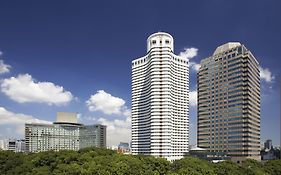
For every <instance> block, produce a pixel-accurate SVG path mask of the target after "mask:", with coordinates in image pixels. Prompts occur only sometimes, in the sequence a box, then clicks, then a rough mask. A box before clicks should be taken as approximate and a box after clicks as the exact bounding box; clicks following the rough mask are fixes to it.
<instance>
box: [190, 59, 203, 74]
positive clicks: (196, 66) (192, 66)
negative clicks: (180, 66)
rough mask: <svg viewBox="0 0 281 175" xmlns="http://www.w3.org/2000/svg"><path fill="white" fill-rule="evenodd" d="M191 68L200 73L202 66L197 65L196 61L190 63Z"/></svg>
mask: <svg viewBox="0 0 281 175" xmlns="http://www.w3.org/2000/svg"><path fill="white" fill-rule="evenodd" d="M189 67H191V69H193V70H195V71H196V72H198V71H199V69H200V67H201V65H200V64H198V63H196V62H194V61H190V62H189Z"/></svg>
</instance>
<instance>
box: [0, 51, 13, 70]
mask: <svg viewBox="0 0 281 175" xmlns="http://www.w3.org/2000/svg"><path fill="white" fill-rule="evenodd" d="M1 55H2V52H0V56H1ZM10 69H11V66H10V65H8V64H5V63H4V61H3V60H0V74H4V73H8V72H10Z"/></svg>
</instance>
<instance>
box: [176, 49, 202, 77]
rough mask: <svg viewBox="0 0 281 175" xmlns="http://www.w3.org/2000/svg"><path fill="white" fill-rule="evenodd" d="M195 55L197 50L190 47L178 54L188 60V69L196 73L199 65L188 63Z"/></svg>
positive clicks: (193, 62)
mask: <svg viewBox="0 0 281 175" xmlns="http://www.w3.org/2000/svg"><path fill="white" fill-rule="evenodd" d="M197 54H198V49H197V48H194V47H191V48H184V51H183V52H180V54H179V56H180V57H183V58H186V59H188V60H189V67H190V68H191V69H193V70H194V71H196V72H198V71H199V68H200V64H198V63H196V62H195V61H190V59H192V58H193V57H196V56H197Z"/></svg>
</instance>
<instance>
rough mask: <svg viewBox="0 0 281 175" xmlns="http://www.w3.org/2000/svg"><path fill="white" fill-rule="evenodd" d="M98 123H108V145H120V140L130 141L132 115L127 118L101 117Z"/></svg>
mask: <svg viewBox="0 0 281 175" xmlns="http://www.w3.org/2000/svg"><path fill="white" fill-rule="evenodd" d="M98 123H100V124H102V125H106V126H107V128H106V132H107V145H108V146H113V145H114V146H118V144H119V143H120V142H128V143H129V142H130V140H131V117H127V118H126V119H125V120H119V119H115V120H112V121H110V120H107V119H105V118H99V119H98Z"/></svg>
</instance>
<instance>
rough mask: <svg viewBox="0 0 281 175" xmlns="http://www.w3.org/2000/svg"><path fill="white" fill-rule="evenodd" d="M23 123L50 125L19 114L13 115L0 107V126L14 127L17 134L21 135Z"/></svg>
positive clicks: (44, 121) (47, 122)
mask: <svg viewBox="0 0 281 175" xmlns="http://www.w3.org/2000/svg"><path fill="white" fill-rule="evenodd" d="M25 123H45V124H51V122H49V121H46V120H40V119H38V118H35V117H33V116H31V115H25V114H21V113H14V112H11V111H8V110H6V109H5V108H4V107H0V125H3V126H10V127H11V126H14V127H15V128H16V130H15V131H16V132H18V134H20V135H23V133H24V124H25Z"/></svg>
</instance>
